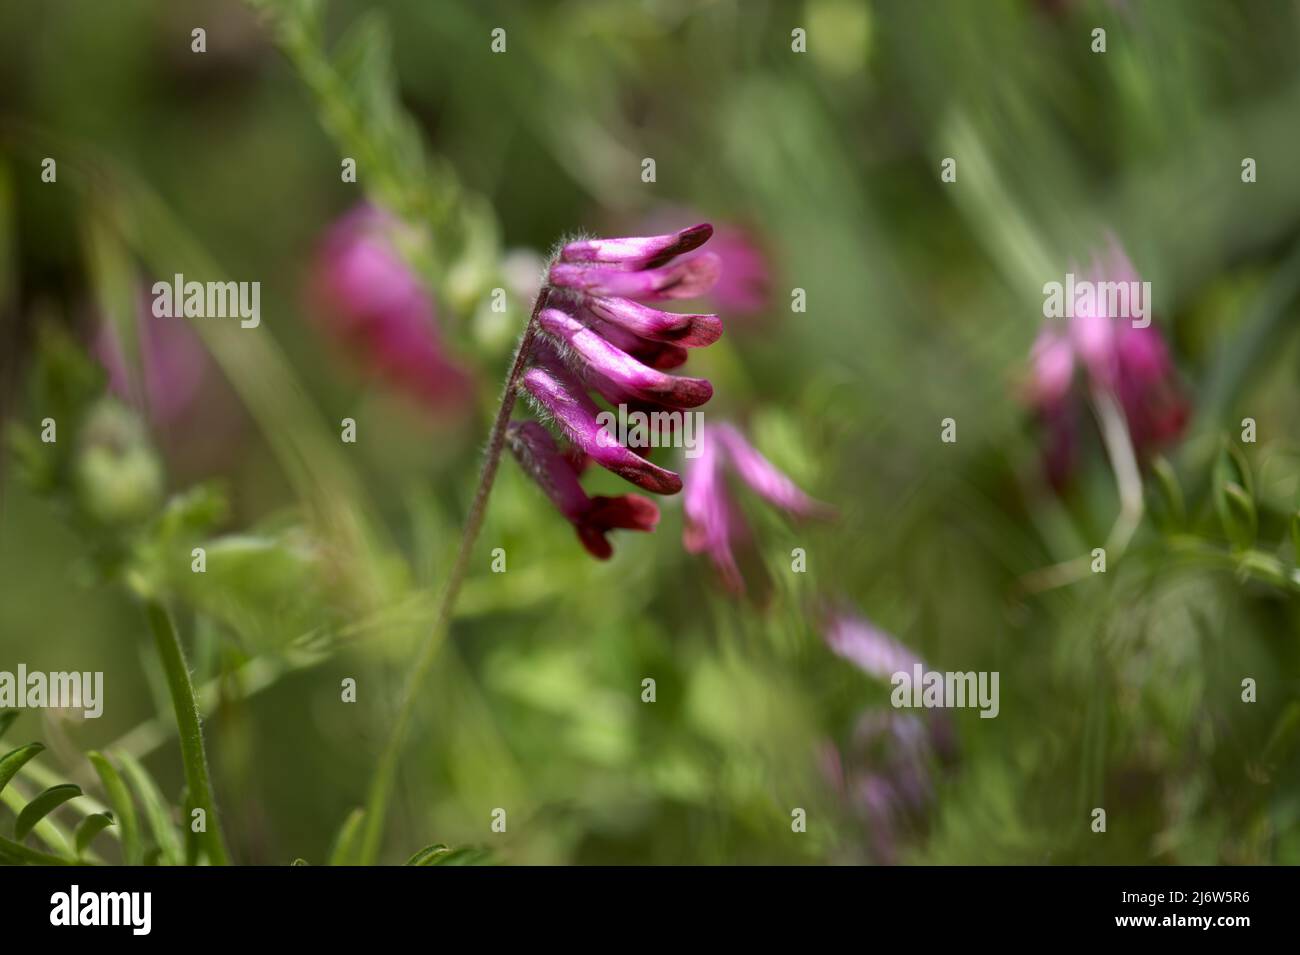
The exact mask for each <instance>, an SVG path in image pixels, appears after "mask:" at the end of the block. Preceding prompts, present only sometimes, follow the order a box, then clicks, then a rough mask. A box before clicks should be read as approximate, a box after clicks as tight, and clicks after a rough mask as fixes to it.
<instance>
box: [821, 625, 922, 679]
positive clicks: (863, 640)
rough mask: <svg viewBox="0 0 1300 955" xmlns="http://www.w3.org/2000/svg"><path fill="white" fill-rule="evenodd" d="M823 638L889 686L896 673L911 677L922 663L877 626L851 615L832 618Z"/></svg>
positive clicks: (850, 660)
mask: <svg viewBox="0 0 1300 955" xmlns="http://www.w3.org/2000/svg"><path fill="white" fill-rule="evenodd" d="M822 637H823V639H825V641H826V645H827V646H828V647H830V649H831V652H833V653H834V654H835V655H836V656H838V657H842V658H843V659H845V660H848V661H849V662H850V663H852V664H854V665H855V666H857V668H858V669H859V670H861V671H862V672H863V673H866V674H867V675H868V676H873V677H875V678H877V679H879V680H884V681H885V682H889V681H890V680H891V679H893V676H894V674H895V673H911V672H912V666H913V665H914V664H917V663H920V662H921V658H920V657H918V656H917V655H916V654H915V653H913V652H912V651H911V650H910V649H908V648H907V647H906V646H904V645H903V644H901V643H899V642H898V641H897V640H895V639H894V638H893V637H891V636H890V635H889V634H888V633H886V632H885V631H883V630H881V629H880V628H879V627H877V626H876V625H875V624H873V623H871V622H870V621H867V620H864V619H862V618H861V617H855V616H852V615H851V614H847V613H841V612H838V611H837V612H833V613H831V614H829V615H828V618H827V621H826V626H825V629H824V630H823V633H822Z"/></svg>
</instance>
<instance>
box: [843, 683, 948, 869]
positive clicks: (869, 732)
mask: <svg viewBox="0 0 1300 955" xmlns="http://www.w3.org/2000/svg"><path fill="white" fill-rule="evenodd" d="M954 758H955V748H954V744H953V738H952V726H951V722H950V721H949V719H948V716H947V714H945V713H941V712H935V713H933V714H927V715H926V716H924V717H923V716H918V715H916V714H913V713H900V712H898V711H897V710H891V709H870V710H865V711H863V712H862V713H861V714H860V715H859V716H858V719H857V723H856V725H855V726H854V728H853V732H852V734H851V736H850V738H849V740H848V742H847V743H846V744H845V745H844V746H843V747H836V746H835V745H834V744H832V743H829V742H827V743H826V744H824V745H823V747H822V751H821V765H822V773H823V775H824V776H825V777H826V779H827V781H828V782H829V783H830V784H831V786H832V787H833V788H834V790H835V792H836V793H837V794H838V796H839V797H840V799H841V800H842V801H843V803H844V805H845V807H846V808H847V809H848V811H849V812H850V813H852V814H853V816H855V817H856V818H857V820H858V821H859V823H860V825H861V826H862V828H863V830H864V831H865V834H866V837H867V840H868V841H869V843H870V846H871V850H872V854H873V855H874V856H875V859H876V861H878V862H882V863H886V864H889V863H893V862H895V861H897V859H898V854H899V849H900V848H901V845H902V843H904V842H906V841H907V840H908V838H909V837H910V836H911V835H913V834H914V833H915V832H916V831H917V830H918V829H919V828H920V827H921V825H922V823H923V822H924V819H925V814H926V813H927V812H928V811H929V810H930V809H931V807H932V806H933V804H934V795H935V782H936V780H937V778H938V775H939V770H940V768H941V767H942V766H944V765H946V764H948V763H950V762H951V761H952V760H953V759H954Z"/></svg>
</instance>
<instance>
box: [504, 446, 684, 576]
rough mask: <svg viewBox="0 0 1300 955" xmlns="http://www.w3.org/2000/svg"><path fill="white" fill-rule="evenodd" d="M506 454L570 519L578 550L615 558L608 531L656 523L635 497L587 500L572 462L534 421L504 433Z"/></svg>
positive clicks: (651, 510)
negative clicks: (506, 447) (580, 548)
mask: <svg viewBox="0 0 1300 955" xmlns="http://www.w3.org/2000/svg"><path fill="white" fill-rule="evenodd" d="M506 441H507V443H508V444H509V445H510V450H511V451H512V452H513V453H514V456H515V458H516V459H518V461H519V463H520V465H522V466H523V469H524V471H525V472H527V473H528V475H529V476H530V477H532V478H533V479H534V480H535V481H536V482H537V484H538V485H539V486H540V487H541V489H542V490H543V491H544V492H545V493H546V496H547V497H548V498H550V499H551V502H552V503H553V504H555V506H556V507H557V508H558V509H559V511H560V513H561V514H563V515H564V516H565V517H567V518H568V519H569V522H570V523H571V524H573V528H574V530H575V531H577V533H578V539H579V540H580V541H582V545H583V546H584V547H586V548H587V550H588V551H589V552H591V554H592V555H593V556H595V557H598V558H600V559H601V560H605V559H607V558H609V556H610V555H611V554H613V553H614V549H613V547H611V546H610V543H609V541H608V540H606V538H605V534H606V533H607V532H608V531H611V530H614V529H616V528H621V529H624V530H636V531H650V530H654V527H655V525H656V524H658V523H659V508H658V507H656V506H655V504H654V503H653V502H652V501H649V500H647V499H646V498H644V497H641V496H640V495H638V494H621V495H619V496H618V497H604V496H598V497H588V496H587V493H586V491H584V490H583V489H582V485H581V484H580V483H578V475H577V472H576V471H575V469H574V467H573V463H572V462H571V461H570V460H569V458H568V457H566V456H565V455H564V453H563V452H561V451H560V449H559V447H558V446H557V445H556V443H555V439H554V438H553V437H551V433H550V432H549V431H547V430H546V429H545V428H544V427H542V426H541V425H540V424H538V423H537V422H536V421H523V422H515V423H514V424H512V425H510V429H509V430H508V431H507V432H506Z"/></svg>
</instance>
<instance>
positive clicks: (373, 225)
mask: <svg viewBox="0 0 1300 955" xmlns="http://www.w3.org/2000/svg"><path fill="white" fill-rule="evenodd" d="M401 228H402V225H401V223H400V222H398V221H397V220H396V219H394V218H393V217H392V216H390V215H389V214H388V213H386V212H384V211H382V210H380V209H377V208H375V207H374V206H370V205H364V204H363V205H361V206H358V207H357V208H355V209H353V210H352V211H351V212H349V213H347V214H346V215H344V216H343V217H342V218H341V219H340V220H339V221H338V222H336V223H335V224H334V225H333V226H331V227H330V229H329V231H328V232H327V233H326V235H325V238H324V239H323V241H322V242H321V245H320V248H319V250H318V251H317V255H316V259H315V262H314V265H313V270H312V281H311V294H310V298H311V302H312V306H313V314H314V316H315V317H316V319H317V320H318V321H319V323H320V324H321V326H322V327H323V328H324V329H325V330H326V331H327V332H328V333H329V334H330V335H331V336H332V337H333V338H334V339H335V340H336V341H337V342H338V343H339V345H341V346H342V348H343V349H345V350H346V351H347V352H348V353H349V354H350V355H351V356H352V358H353V359H354V360H355V361H356V363H357V364H359V365H360V366H361V367H362V368H363V369H364V370H365V372H366V373H367V374H368V375H370V376H372V377H374V378H376V379H378V380H380V381H382V382H384V383H385V384H387V385H389V386H390V387H392V388H393V389H394V390H396V391H399V392H401V393H403V394H405V395H407V396H408V397H410V398H411V399H413V400H414V401H415V402H416V403H418V404H420V405H422V406H424V407H427V408H435V409H436V408H445V407H448V406H453V405H462V404H464V403H465V402H467V401H468V399H469V398H470V397H471V383H470V378H469V375H468V374H467V373H466V372H465V371H464V370H463V369H462V368H461V367H460V366H459V365H458V364H456V363H455V362H454V361H453V360H452V359H451V358H450V357H449V356H448V354H447V352H446V349H445V348H444V346H443V344H442V342H441V339H440V336H439V333H438V327H437V318H436V313H435V311H434V306H433V301H432V299H431V298H430V296H429V293H428V291H427V289H426V288H425V287H424V285H423V283H421V281H420V279H419V277H418V276H416V274H415V273H414V272H413V271H411V269H410V268H409V267H408V266H407V264H406V263H405V261H404V260H403V259H402V257H401V255H400V254H399V253H398V250H397V247H396V245H395V244H394V240H395V237H396V236H397V235H398V234H399V232H400V230H401Z"/></svg>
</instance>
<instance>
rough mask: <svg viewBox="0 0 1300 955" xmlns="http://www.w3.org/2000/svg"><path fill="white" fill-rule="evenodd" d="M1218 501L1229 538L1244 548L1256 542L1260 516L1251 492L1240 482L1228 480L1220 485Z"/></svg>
mask: <svg viewBox="0 0 1300 955" xmlns="http://www.w3.org/2000/svg"><path fill="white" fill-rule="evenodd" d="M1216 503H1218V505H1219V519H1220V520H1221V521H1222V522H1223V531H1224V533H1225V534H1227V535H1228V540H1230V541H1232V543H1233V545H1234V546H1236V547H1237V548H1239V549H1242V550H1244V549H1246V548H1249V547H1250V546H1251V545H1252V544H1254V543H1255V534H1256V532H1257V531H1258V528H1259V518H1258V517H1257V516H1256V513H1255V502H1254V500H1252V499H1251V496H1250V494H1249V492H1247V491H1246V489H1245V488H1243V487H1242V486H1241V485H1240V484H1237V483H1235V482H1232V481H1228V482H1226V483H1225V484H1223V485H1221V486H1220V487H1219V491H1218V495H1217V502H1216Z"/></svg>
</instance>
